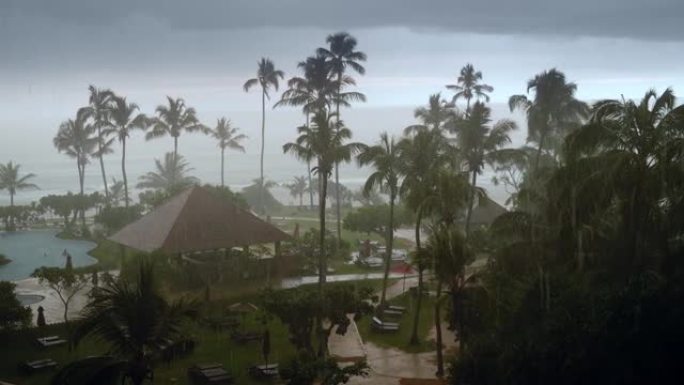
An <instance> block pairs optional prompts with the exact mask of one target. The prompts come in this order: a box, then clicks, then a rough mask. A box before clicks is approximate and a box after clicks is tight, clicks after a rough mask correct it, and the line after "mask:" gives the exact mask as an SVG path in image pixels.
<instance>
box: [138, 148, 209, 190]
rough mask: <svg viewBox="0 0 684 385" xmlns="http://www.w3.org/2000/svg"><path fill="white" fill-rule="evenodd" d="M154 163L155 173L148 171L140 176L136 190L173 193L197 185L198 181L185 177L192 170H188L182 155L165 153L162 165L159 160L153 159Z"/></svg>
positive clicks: (191, 177)
mask: <svg viewBox="0 0 684 385" xmlns="http://www.w3.org/2000/svg"><path fill="white" fill-rule="evenodd" d="M154 163H155V166H156V168H157V171H156V172H155V171H150V172H148V173H147V174H145V175H142V176H140V182H139V183H138V186H137V187H138V188H151V189H153V190H163V191H166V192H167V193H175V192H178V191H180V190H183V189H184V188H186V187H189V186H191V185H193V184H197V183H199V179H197V178H195V177H193V176H188V175H187V173H188V172H189V171H192V170H193V169H192V168H188V163H187V162H186V161H185V159H184V158H183V156H182V155H174V153H172V152H167V153H166V155H164V163H162V162H160V161H159V159H155V160H154Z"/></svg>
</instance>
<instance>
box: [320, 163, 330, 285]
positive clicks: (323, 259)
mask: <svg viewBox="0 0 684 385" xmlns="http://www.w3.org/2000/svg"><path fill="white" fill-rule="evenodd" d="M319 170H320V168H319ZM324 174H325V173H324ZM319 176H320V174H319ZM319 179H320V183H321V195H320V197H319V199H318V202H319V203H318V205H319V208H318V211H319V220H320V223H321V224H320V235H319V242H318V247H319V253H320V255H319V257H318V291H319V293H321V295H322V293H323V285H325V280H326V274H327V272H328V263H327V262H328V261H327V256H326V255H325V196H326V194H327V192H328V178H327V176H326V175H323V176H322V177H320V178H319Z"/></svg>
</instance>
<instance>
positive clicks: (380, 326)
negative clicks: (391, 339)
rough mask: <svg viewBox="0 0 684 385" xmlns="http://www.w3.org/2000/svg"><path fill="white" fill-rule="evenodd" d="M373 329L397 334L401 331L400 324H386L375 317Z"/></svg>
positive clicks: (372, 323)
mask: <svg viewBox="0 0 684 385" xmlns="http://www.w3.org/2000/svg"><path fill="white" fill-rule="evenodd" d="M371 329H372V330H374V331H378V332H396V331H399V324H398V323H396V322H385V321H382V320H381V319H380V318H378V317H373V319H372V320H371Z"/></svg>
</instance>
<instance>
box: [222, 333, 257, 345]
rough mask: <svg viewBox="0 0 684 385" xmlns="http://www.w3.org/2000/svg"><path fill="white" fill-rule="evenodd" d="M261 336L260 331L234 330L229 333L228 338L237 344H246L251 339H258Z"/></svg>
mask: <svg viewBox="0 0 684 385" xmlns="http://www.w3.org/2000/svg"><path fill="white" fill-rule="evenodd" d="M262 336H263V334H262V333H256V332H239V331H235V332H233V334H231V335H230V338H231V339H232V340H233V341H235V342H237V343H238V344H246V343H247V342H251V341H260V340H261V337H262Z"/></svg>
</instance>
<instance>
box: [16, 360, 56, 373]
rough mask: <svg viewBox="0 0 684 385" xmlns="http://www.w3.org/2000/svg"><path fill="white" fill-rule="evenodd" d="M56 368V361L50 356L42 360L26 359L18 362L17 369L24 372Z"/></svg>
mask: <svg viewBox="0 0 684 385" xmlns="http://www.w3.org/2000/svg"><path fill="white" fill-rule="evenodd" d="M55 368H57V362H56V361H55V360H53V359H51V358H45V359H42V360H35V361H26V362H22V363H21V364H19V370H21V371H24V372H26V373H35V372H40V371H43V370H48V369H55Z"/></svg>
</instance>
